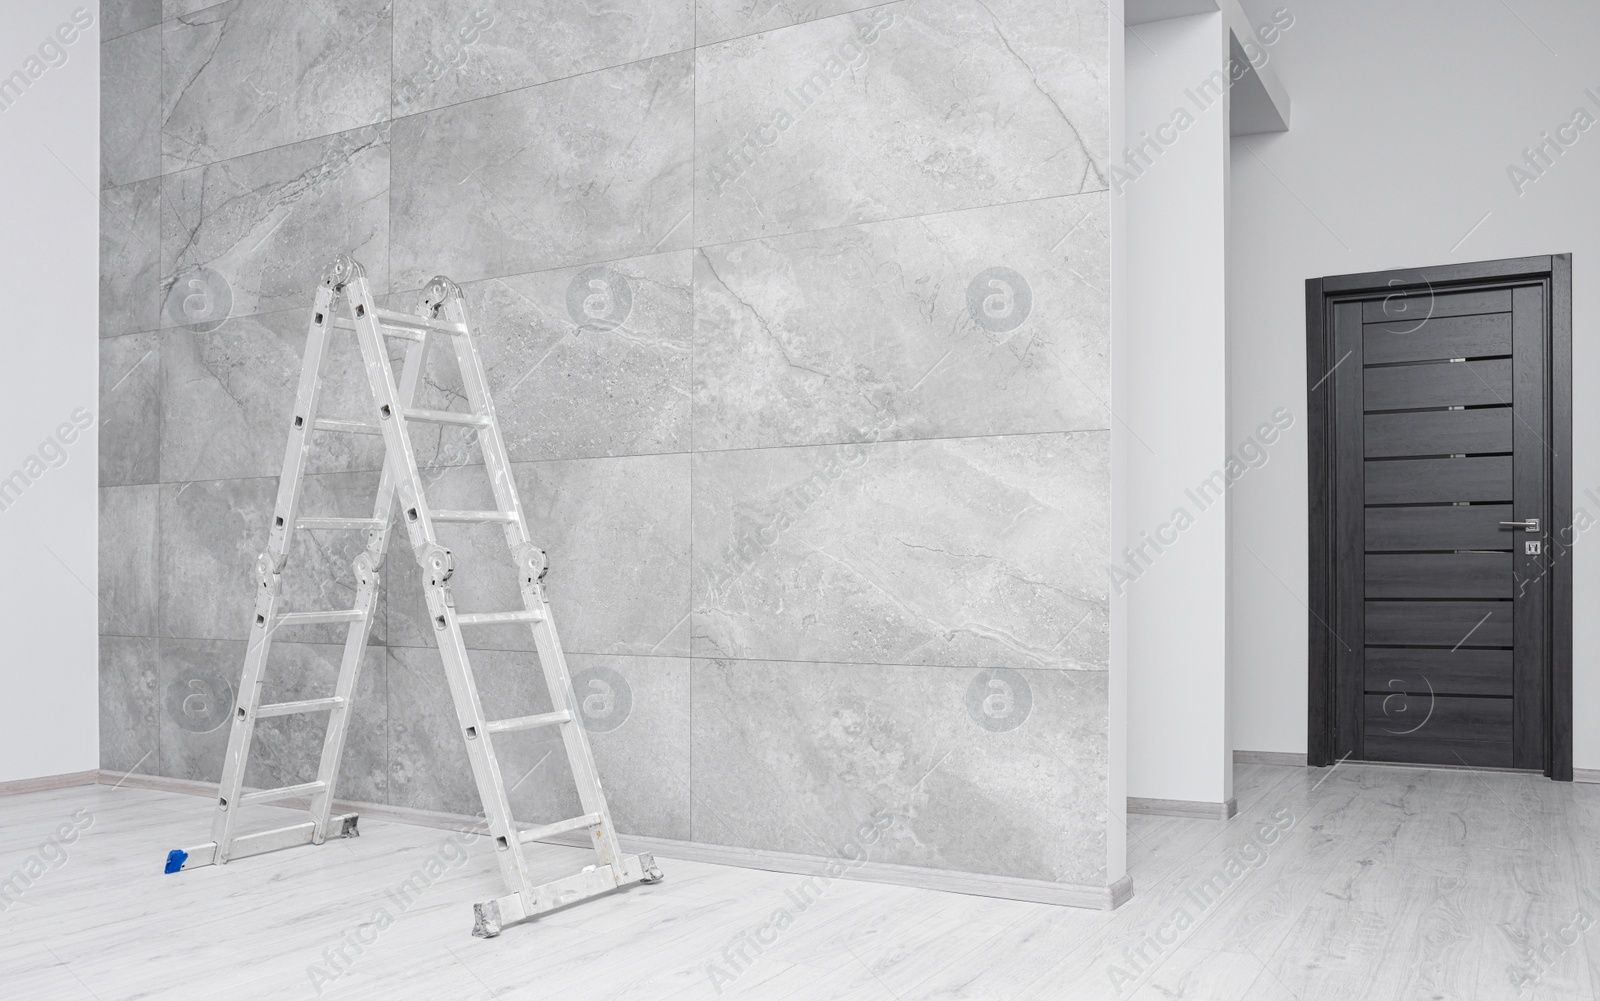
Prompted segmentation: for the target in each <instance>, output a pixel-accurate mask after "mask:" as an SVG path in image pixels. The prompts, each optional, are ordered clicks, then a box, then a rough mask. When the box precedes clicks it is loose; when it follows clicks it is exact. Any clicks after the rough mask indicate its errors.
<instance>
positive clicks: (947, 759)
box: [693, 659, 1107, 885]
mask: <svg viewBox="0 0 1600 1001" xmlns="http://www.w3.org/2000/svg"><path fill="white" fill-rule="evenodd" d="M693 699H694V735H693V749H694V751H693V753H694V807H693V809H694V839H695V840H696V841H705V842H711V843H714V844H726V845H735V846H741V847H752V848H763V849H769V850H777V851H789V852H800V853H804V854H809V855H822V856H836V857H843V858H849V857H851V856H852V855H854V854H855V851H853V850H852V849H851V848H850V847H849V845H850V843H851V842H852V841H854V842H856V843H857V844H858V845H859V846H860V849H861V852H862V853H863V854H865V856H866V857H867V858H869V859H871V860H872V861H874V862H889V863H897V864H903V865H918V866H928V867H931V868H936V869H949V870H954V871H961V872H983V873H992V874H996V875H1003V876H1018V877H1023V878H1028V879H1044V880H1054V881H1059V882H1067V883H1078V884H1091V885H1103V884H1104V883H1105V875H1106V868H1105V866H1106V830H1105V822H1106V795H1107V785H1106V781H1107V780H1106V776H1107V742H1106V675H1105V674H1104V673H1103V672H1083V671H1004V672H999V673H996V672H991V671H980V670H976V669H968V668H928V667H885V666H877V665H860V664H851V665H838V664H811V663H770V662H762V663H752V662H748V661H727V660H700V659H696V660H695V662H694V687H693ZM986 702H987V706H988V708H987V710H985V703H986ZM863 825H867V826H869V827H872V826H876V827H877V829H878V833H876V834H874V835H869V837H870V838H875V842H874V843H872V844H863V843H862V839H861V838H860V829H861V827H862V826H863Z"/></svg>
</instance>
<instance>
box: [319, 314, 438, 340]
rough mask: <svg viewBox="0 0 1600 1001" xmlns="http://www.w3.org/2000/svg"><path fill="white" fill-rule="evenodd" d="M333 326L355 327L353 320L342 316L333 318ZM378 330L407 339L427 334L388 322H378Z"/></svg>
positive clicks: (418, 337)
mask: <svg viewBox="0 0 1600 1001" xmlns="http://www.w3.org/2000/svg"><path fill="white" fill-rule="evenodd" d="M333 326H334V328H335V329H337V330H354V329H356V325H355V324H354V323H353V322H351V321H350V320H348V319H346V318H345V317H342V316H336V317H334V318H333ZM378 330H379V331H380V332H382V333H385V334H388V335H389V336H390V337H399V338H403V339H405V340H408V341H420V340H422V338H423V337H425V336H427V335H426V334H424V333H423V332H422V331H420V330H413V329H412V328H410V327H397V326H392V325H390V324H379V326H378Z"/></svg>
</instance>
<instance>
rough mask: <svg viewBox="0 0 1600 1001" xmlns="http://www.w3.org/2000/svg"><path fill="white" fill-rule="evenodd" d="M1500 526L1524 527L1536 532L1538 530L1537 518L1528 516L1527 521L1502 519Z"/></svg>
mask: <svg viewBox="0 0 1600 1001" xmlns="http://www.w3.org/2000/svg"><path fill="white" fill-rule="evenodd" d="M1500 527H1501V528H1524V529H1527V530H1528V531H1530V532H1537V531H1538V530H1539V519H1538V518H1529V519H1528V520H1527V521H1502V522H1501V523H1500Z"/></svg>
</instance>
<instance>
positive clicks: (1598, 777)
mask: <svg viewBox="0 0 1600 1001" xmlns="http://www.w3.org/2000/svg"><path fill="white" fill-rule="evenodd" d="M1572 781H1574V782H1600V768H1574V769H1573V770H1572Z"/></svg>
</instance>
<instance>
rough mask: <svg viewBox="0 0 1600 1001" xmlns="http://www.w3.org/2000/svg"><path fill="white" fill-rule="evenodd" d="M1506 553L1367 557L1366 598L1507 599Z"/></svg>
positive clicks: (1508, 563) (1508, 557) (1508, 569)
mask: <svg viewBox="0 0 1600 1001" xmlns="http://www.w3.org/2000/svg"><path fill="white" fill-rule="evenodd" d="M1511 592H1512V580H1511V554H1510V553H1400V554H1395V555H1378V554H1372V555H1369V556H1368V557H1367V597H1369V598H1510V597H1511V596H1512V593H1511Z"/></svg>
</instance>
